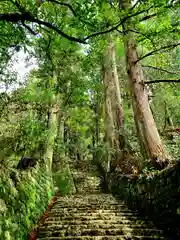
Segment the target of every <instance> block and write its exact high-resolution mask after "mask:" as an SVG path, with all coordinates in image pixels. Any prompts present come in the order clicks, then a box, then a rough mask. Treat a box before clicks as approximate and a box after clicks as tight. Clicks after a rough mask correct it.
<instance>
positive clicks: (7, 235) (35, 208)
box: [0, 164, 52, 240]
mask: <svg viewBox="0 0 180 240" xmlns="http://www.w3.org/2000/svg"><path fill="white" fill-rule="evenodd" d="M12 176H13V177H12ZM51 197H52V177H51V175H50V173H48V172H47V170H46V167H45V166H43V165H42V164H41V165H37V166H36V168H35V169H28V170H25V171H17V170H14V169H7V168H6V167H4V166H1V168H0V239H6V240H15V239H16V240H21V239H22V240H25V239H28V233H29V232H30V230H31V229H32V228H33V227H34V225H35V224H36V223H37V221H38V219H39V217H40V216H41V214H42V213H43V212H44V210H45V209H46V208H47V205H48V203H49V200H50V199H51Z"/></svg>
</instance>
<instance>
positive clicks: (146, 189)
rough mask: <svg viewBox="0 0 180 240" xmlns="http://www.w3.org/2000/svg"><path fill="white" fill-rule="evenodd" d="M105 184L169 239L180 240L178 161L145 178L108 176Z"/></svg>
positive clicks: (179, 165) (144, 176)
mask: <svg viewBox="0 0 180 240" xmlns="http://www.w3.org/2000/svg"><path fill="white" fill-rule="evenodd" d="M108 185H109V189H110V190H111V191H112V192H113V193H114V194H115V195H116V196H117V197H118V198H120V199H121V200H124V201H125V203H126V204H127V205H128V207H130V208H132V209H138V210H139V211H140V212H144V213H145V214H146V215H148V216H149V218H150V219H151V220H153V221H154V222H155V223H156V225H158V226H159V227H160V228H162V229H163V230H164V231H165V233H167V234H168V235H169V236H170V237H172V239H180V161H178V162H177V163H176V164H175V165H174V166H171V167H168V168H167V169H164V170H163V171H156V172H154V173H151V174H150V173H149V175H148V174H144V175H139V176H136V175H134V176H133V175H129V176H125V175H122V174H118V173H111V174H109V176H108Z"/></svg>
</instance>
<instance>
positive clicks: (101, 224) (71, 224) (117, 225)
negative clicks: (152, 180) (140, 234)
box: [40, 220, 160, 231]
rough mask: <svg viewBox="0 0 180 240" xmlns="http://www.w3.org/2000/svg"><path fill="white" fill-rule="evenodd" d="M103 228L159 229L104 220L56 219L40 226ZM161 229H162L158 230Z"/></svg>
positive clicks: (44, 227) (48, 227)
mask: <svg viewBox="0 0 180 240" xmlns="http://www.w3.org/2000/svg"><path fill="white" fill-rule="evenodd" d="M77 227H78V228H81V229H83V228H90V227H92V228H96V227H98V228H103V229H108V228H112V229H114V228H122V227H123V228H128V229H139V228H141V229H154V230H155V231H156V230H157V229H156V228H155V227H154V226H152V225H147V224H124V223H117V222H116V221H115V222H112V223H111V222H108V221H107V222H104V221H102V220H101V221H99V222H97V221H94V222H87V221H86V222H83V223H82V222H81V221H78V222H66V223H64V222H63V223H62V222H58V223H57V222H54V221H47V222H45V223H44V225H43V226H41V227H40V229H41V230H45V229H52V228H55V229H63V228H64V229H67V228H77ZM158 231H160V230H158Z"/></svg>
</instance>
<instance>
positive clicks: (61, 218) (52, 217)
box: [48, 214, 140, 221]
mask: <svg viewBox="0 0 180 240" xmlns="http://www.w3.org/2000/svg"><path fill="white" fill-rule="evenodd" d="M48 219H49V220H54V221H64V220H82V221H84V220H98V219H103V220H111V219H114V220H118V219H119V220H130V221H136V220H140V219H138V218H137V216H123V215H120V214H119V215H107V214H102V215H101V216H98V215H94V216H93V215H90V216H88V215H87V214H84V215H83V216H81V215H79V214H77V215H74V216H72V215H67V216H59V215H58V214H57V215H54V214H53V215H50V217H49V218H48Z"/></svg>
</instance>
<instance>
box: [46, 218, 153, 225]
mask: <svg viewBox="0 0 180 240" xmlns="http://www.w3.org/2000/svg"><path fill="white" fill-rule="evenodd" d="M49 222H50V223H52V222H53V223H56V224H62V220H61V218H58V219H57V218H56V219H52V218H51V219H50V218H47V219H46V221H45V223H46V224H49ZM86 223H92V224H99V223H101V224H102V223H105V224H113V223H118V224H132V225H134V224H137V225H144V221H141V220H137V221H135V222H132V221H131V220H129V219H90V221H89V220H87V219H70V220H67V219H66V220H64V221H63V224H86ZM151 225H152V224H151V223H148V226H151Z"/></svg>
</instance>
